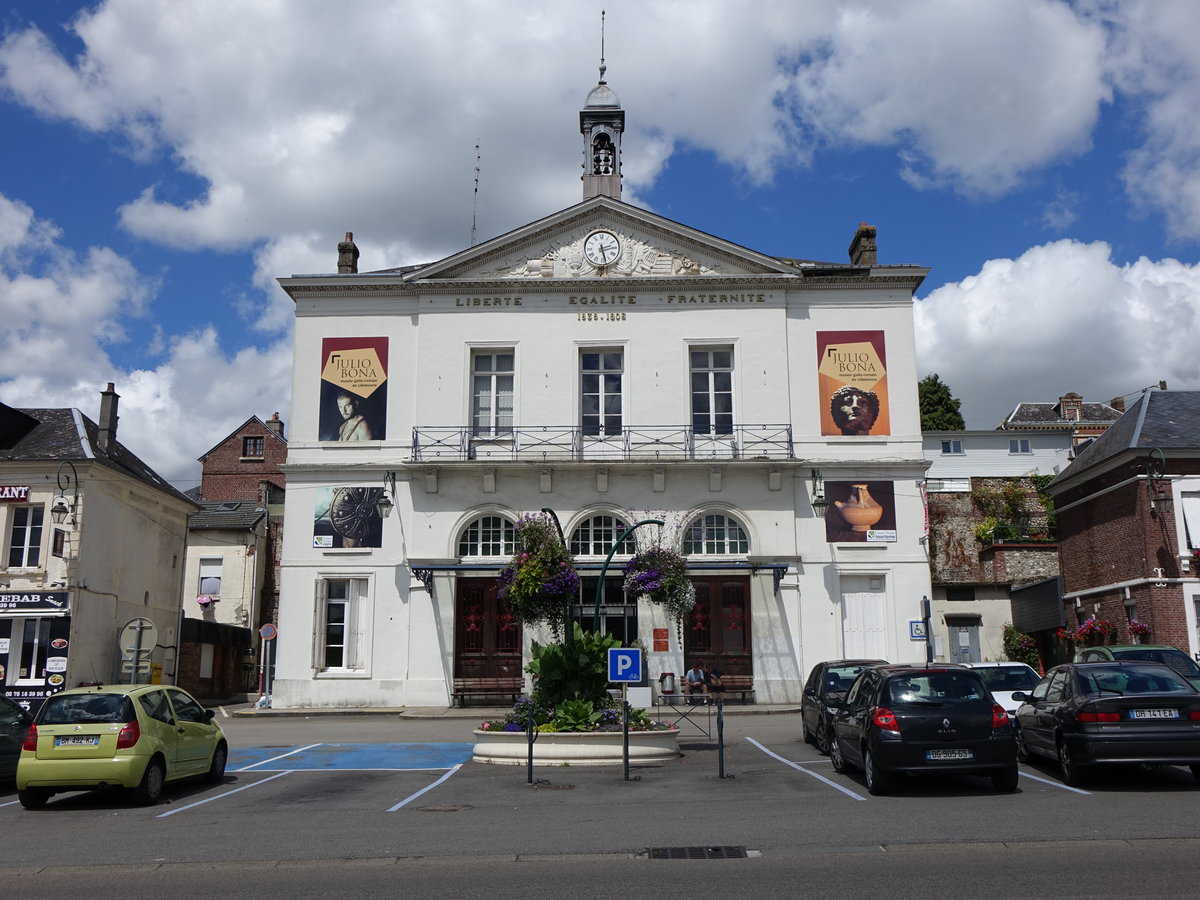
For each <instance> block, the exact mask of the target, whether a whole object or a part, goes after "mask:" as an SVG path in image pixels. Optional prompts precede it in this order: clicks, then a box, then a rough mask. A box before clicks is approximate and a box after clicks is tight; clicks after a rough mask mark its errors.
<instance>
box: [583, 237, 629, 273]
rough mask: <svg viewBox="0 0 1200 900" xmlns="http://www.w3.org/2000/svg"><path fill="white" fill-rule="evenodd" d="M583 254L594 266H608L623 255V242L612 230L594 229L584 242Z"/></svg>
mask: <svg viewBox="0 0 1200 900" xmlns="http://www.w3.org/2000/svg"><path fill="white" fill-rule="evenodd" d="M583 255H584V256H586V257H587V261H588V262H590V263H591V264H592V265H593V266H607V265H609V264H610V263H612V262H615V261H616V258H617V257H618V256H620V255H621V242H620V241H618V240H617V236H616V235H615V234H613V233H612V232H611V231H593V232H592V233H591V234H589V235H588V236H587V240H585V241H584V242H583Z"/></svg>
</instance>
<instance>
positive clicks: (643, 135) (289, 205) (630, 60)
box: [0, 0, 1200, 488]
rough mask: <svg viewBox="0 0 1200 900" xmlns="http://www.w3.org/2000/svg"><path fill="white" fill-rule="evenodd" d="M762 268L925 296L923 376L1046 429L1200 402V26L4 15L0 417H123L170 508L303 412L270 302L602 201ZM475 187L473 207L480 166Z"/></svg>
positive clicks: (972, 402) (563, 6)
mask: <svg viewBox="0 0 1200 900" xmlns="http://www.w3.org/2000/svg"><path fill="white" fill-rule="evenodd" d="M601 7H603V8H605V9H607V38H606V47H605V50H606V56H607V63H608V82H609V84H610V85H611V87H612V88H613V89H614V90H615V91H616V92H617V94H618V96H619V97H620V99H621V102H622V105H623V107H624V108H625V110H626V112H627V131H626V135H625V139H624V144H623V146H624V169H625V173H626V178H625V199H626V200H627V201H630V202H633V203H637V204H640V205H643V206H646V207H648V208H650V209H652V210H654V211H656V212H658V213H661V214H662V215H665V216H668V217H670V218H672V219H675V220H677V221H680V222H683V223H685V224H688V225H691V226H693V227H696V228H700V229H702V230H704V231H707V232H710V233H712V234H715V235H718V236H720V237H723V238H726V239H729V240H732V241H735V242H737V243H740V244H743V245H745V246H748V247H752V248H754V249H756V250H760V251H763V252H766V253H772V254H777V255H781V256H794V257H803V258H809V259H819V260H831V261H843V260H846V258H847V257H846V248H847V246H848V244H849V241H850V238H851V236H852V234H853V231H854V229H855V227H856V225H857V224H858V223H859V222H860V221H868V222H870V223H871V224H873V225H875V226H877V227H878V229H879V256H880V261H881V262H884V263H916V264H920V265H927V266H930V267H931V268H932V272H931V275H930V277H929V279H928V280H927V281H926V283H925V285H924V286H923V287H922V289H921V291H920V292H919V295H918V296H919V298H920V302H919V303H918V304H917V312H916V315H917V344H918V354H919V360H920V371H921V373H922V374H926V373H929V372H937V373H938V374H939V375H940V376H941V378H942V380H943V381H945V382H947V383H948V384H949V385H950V386H951V388H952V390H953V391H954V393H955V395H956V396H958V397H959V398H960V399H961V400H962V402H963V412H964V415H965V417H966V420H967V425H968V427H971V428H991V427H993V426H994V425H995V424H996V423H997V422H998V421H999V420H1000V419H1001V418H1002V417H1003V416H1004V414H1005V413H1006V412H1007V411H1008V410H1009V409H1011V407H1012V406H1013V405H1015V404H1016V403H1017V402H1019V401H1022V400H1054V399H1056V398H1057V397H1058V396H1059V395H1060V394H1062V393H1065V392H1067V391H1072V390H1073V391H1077V392H1079V393H1081V394H1083V395H1084V396H1085V397H1086V398H1087V399H1089V400H1108V399H1110V398H1112V397H1114V396H1118V395H1123V394H1129V393H1131V392H1136V391H1139V390H1140V389H1142V388H1144V387H1146V386H1148V385H1151V384H1156V383H1157V382H1158V381H1159V380H1160V379H1161V380H1165V381H1166V382H1167V383H1168V386H1169V387H1171V388H1177V389H1182V388H1190V389H1200V364H1198V362H1197V359H1198V353H1197V335H1198V334H1200V329H1198V328H1197V321H1196V320H1197V316H1198V313H1200V268H1198V266H1197V262H1196V260H1197V252H1198V248H1200V121H1198V119H1200V43H1198V42H1197V41H1196V40H1195V36H1196V35H1197V34H1200V3H1195V2H1194V0H1148V2H1137V0H1122V2H1120V3H1116V2H1101V0H1095V2H1090V0H1079V2H1074V3H1068V2H1058V0H1003V2H1000V0H996V2H985V0H979V2H970V0H907V2H904V3H893V2H884V0H874V2H853V0H842V2H823V0H803V2H801V0H781V2H765V0H763V2H756V0H738V2H736V3H735V2H732V0H727V2H704V0H661V2H655V0H601V2H594V3H593V2H587V3H585V2H578V0H523V2H507V3H501V2H495V0H491V2H489V0H476V2H468V0H461V2H455V0H447V2H439V3H429V2H424V0H421V2H404V0H356V2H353V3H330V2H328V0H106V2H93V3H81V2H70V0H17V2H16V3H10V4H8V6H7V12H3V13H0V134H2V135H3V140H0V315H2V318H0V321H3V323H4V326H5V327H3V328H0V400H2V401H3V402H5V403H8V404H9V405H12V406H18V407H27V406H77V407H79V408H81V409H82V410H83V411H84V412H85V413H87V414H88V415H90V416H92V417H93V418H95V417H96V415H97V411H98V405H99V391H100V390H102V389H103V387H104V385H105V384H106V383H107V382H109V381H112V382H114V383H116V385H117V390H118V392H119V393H120V394H121V396H122V401H121V439H122V442H123V443H125V444H127V445H128V446H130V447H131V448H132V449H133V450H134V451H135V452H137V453H138V454H139V455H141V456H142V457H143V458H144V459H146V460H147V461H148V462H150V463H151V464H152V465H154V466H155V467H156V468H157V469H158V470H159V471H160V472H161V473H162V474H163V475H165V476H166V477H168V478H170V479H171V480H172V481H174V482H175V483H176V484H177V485H178V486H180V487H184V488H186V487H189V486H191V485H194V484H196V483H198V481H199V467H198V465H197V463H196V461H195V460H196V457H197V456H199V455H200V454H201V453H203V452H205V451H206V450H208V449H209V448H210V447H211V446H212V445H213V444H214V443H215V442H216V441H218V440H220V439H221V438H223V437H224V436H225V435H226V434H227V433H228V432H229V431H230V430H232V429H233V428H234V427H236V426H237V425H238V424H240V423H241V422H242V421H243V420H244V419H245V418H247V417H248V416H250V415H252V414H255V415H259V416H261V417H263V418H267V417H269V416H270V414H271V413H272V412H274V411H276V410H278V411H279V412H280V413H281V414H282V415H283V417H284V418H285V419H287V418H288V410H289V403H290V398H289V384H290V378H291V345H290V339H291V334H290V320H291V301H290V300H288V299H287V297H286V296H285V295H284V294H283V293H282V291H280V290H279V288H278V286H277V285H276V284H275V281H274V279H275V277H276V276H279V275H287V274H294V273H310V272H330V271H333V270H334V269H335V267H336V244H337V241H338V240H339V239H340V238H341V236H342V234H343V233H344V232H346V231H353V232H354V233H355V239H356V241H357V243H358V245H359V247H360V248H361V250H362V259H361V262H360V265H361V268H362V269H363V270H370V269H376V268H385V267H389V266H398V265H406V264H410V263H418V262H427V261H432V260H436V259H439V258H441V257H443V256H446V255H448V254H450V253H452V252H454V251H456V250H459V249H462V248H463V247H464V246H466V245H468V244H469V243H470V238H471V226H472V217H473V210H475V213H474V214H475V221H476V232H477V235H478V238H479V239H480V240H482V239H485V238H488V237H492V236H494V235H497V234H501V233H503V232H505V231H508V230H510V229H512V228H514V227H517V226H519V225H521V224H524V223H526V222H528V221H531V220H533V219H536V218H539V217H541V216H544V215H547V214H549V213H552V212H554V211H556V210H558V209H561V208H564V207H567V206H570V205H572V204H574V203H576V202H578V200H579V199H580V187H579V177H578V176H579V165H580V161H581V154H580V148H581V140H582V139H581V137H580V136H579V133H578V110H579V107H580V106H581V105H582V103H583V100H584V98H585V97H586V95H587V92H588V91H589V89H590V88H591V87H592V86H593V85H594V84H595V82H596V80H597V75H598V72H597V66H598V64H599V53H600V40H599V30H600V29H599V25H600V9H601ZM477 144H478V145H479V147H480V151H479V153H480V164H479V168H480V178H479V188H478V196H477V198H476V195H475V190H474V188H475V168H476V145H477Z"/></svg>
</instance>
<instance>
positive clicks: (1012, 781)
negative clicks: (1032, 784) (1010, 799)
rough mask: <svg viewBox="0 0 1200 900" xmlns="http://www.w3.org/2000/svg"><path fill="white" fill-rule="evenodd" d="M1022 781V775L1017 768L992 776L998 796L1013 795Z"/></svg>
mask: <svg viewBox="0 0 1200 900" xmlns="http://www.w3.org/2000/svg"><path fill="white" fill-rule="evenodd" d="M1020 780H1021V773H1020V772H1018V771H1017V767H1016V766H1013V767H1012V768H1011V769H1004V770H1002V771H1000V772H995V773H993V774H992V787H993V788H995V789H996V793H997V794H1011V793H1012V792H1013V791H1015V790H1016V789H1017V783H1018V782H1019V781H1020Z"/></svg>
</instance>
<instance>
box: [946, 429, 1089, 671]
mask: <svg viewBox="0 0 1200 900" xmlns="http://www.w3.org/2000/svg"><path fill="white" fill-rule="evenodd" d="M1070 448H1071V437H1070V435H1069V434H1068V433H1066V432H1062V431H1057V432H1055V431H1045V432H1040V431H1033V432H1016V431H1001V430H996V431H953V432H952V431H937V432H926V433H925V435H924V452H925V458H926V459H927V460H929V462H930V468H929V470H928V472H927V477H926V487H927V491H928V493H927V502H928V508H929V546H928V551H929V561H930V569H931V573H932V580H933V595H932V601H933V603H932V622H931V629H932V634H933V638H934V654H935V656H936V658H938V659H940V660H944V661H951V662H972V661H980V660H989V659H990V660H995V659H1003V658H1004V646H1003V630H1004V625H1005V623H1007V622H1011V621H1012V619H1013V612H1012V604H1011V596H1010V595H1011V591H1012V589H1013V588H1014V587H1017V586H1020V585H1025V584H1029V583H1032V582H1037V581H1041V580H1043V579H1046V578H1052V577H1053V576H1055V575H1057V574H1058V544H1057V543H1056V542H1055V530H1054V524H1053V521H1052V518H1051V517H1050V516H1049V514H1048V512H1047V509H1046V507H1045V505H1044V504H1043V503H1042V501H1041V499H1040V497H1039V494H1038V480H1039V479H1038V478H1037V476H1039V475H1040V476H1044V477H1043V478H1042V479H1041V480H1042V481H1044V480H1045V479H1047V478H1049V477H1050V476H1052V475H1054V474H1055V473H1057V472H1058V471H1059V470H1060V469H1061V468H1062V467H1065V466H1066V465H1067V462H1068V459H1069V453H1070Z"/></svg>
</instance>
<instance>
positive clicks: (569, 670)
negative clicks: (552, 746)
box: [525, 622, 621, 709]
mask: <svg viewBox="0 0 1200 900" xmlns="http://www.w3.org/2000/svg"><path fill="white" fill-rule="evenodd" d="M572 627H573V629H574V631H573V632H572V634H573V637H574V640H572V641H571V643H569V644H566V643H562V644H558V643H556V644H546V645H544V646H543V645H542V644H539V643H538V642H537V641H533V642H532V644H531V647H530V656H531V657H532V659H531V660H530V661H529V665H527V666H526V667H525V671H526V672H530V673H532V674H533V675H535V676H536V682H535V686H534V689H533V697H534V702H535V703H536V704H537V705H539V706H543V707H550V708H553V709H557V708H558V707H559V705H560V704H562V702H563V701H564V700H588V701H591V702H592V703H593V704H603V702H604V701H605V699H606V698H607V697H608V651H609V649H610V648H612V647H620V646H621V642H620V641H618V640H617V639H616V638H614V637H612V636H611V635H607V634H595V633H593V632H590V631H584V630H583V628H581V627H580V625H579V623H578V622H575V623H573V626H572Z"/></svg>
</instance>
